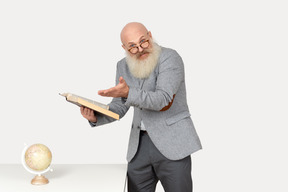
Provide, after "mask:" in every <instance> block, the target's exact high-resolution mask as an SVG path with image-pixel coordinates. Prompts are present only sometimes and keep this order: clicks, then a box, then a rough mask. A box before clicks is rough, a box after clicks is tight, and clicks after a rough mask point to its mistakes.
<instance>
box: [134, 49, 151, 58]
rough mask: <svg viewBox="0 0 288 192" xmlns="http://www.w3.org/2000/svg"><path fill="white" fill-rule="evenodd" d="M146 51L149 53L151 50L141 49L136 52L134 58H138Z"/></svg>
mask: <svg viewBox="0 0 288 192" xmlns="http://www.w3.org/2000/svg"><path fill="white" fill-rule="evenodd" d="M146 53H151V51H150V50H148V49H147V50H143V51H142V52H141V53H139V52H138V53H136V55H135V56H136V58H139V57H141V56H142V55H144V54H146Z"/></svg>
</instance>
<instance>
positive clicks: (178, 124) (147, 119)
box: [81, 22, 202, 192]
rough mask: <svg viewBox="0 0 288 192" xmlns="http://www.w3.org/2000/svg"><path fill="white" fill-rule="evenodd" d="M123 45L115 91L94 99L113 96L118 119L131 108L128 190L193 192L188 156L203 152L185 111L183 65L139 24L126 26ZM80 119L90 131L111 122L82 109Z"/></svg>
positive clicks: (112, 106)
mask: <svg viewBox="0 0 288 192" xmlns="http://www.w3.org/2000/svg"><path fill="white" fill-rule="evenodd" d="M121 41H122V47H123V49H124V50H125V52H126V57H125V58H123V59H122V60H120V61H119V62H118V64H117V73H116V86H115V87H112V88H110V89H107V90H100V91H98V94H99V95H101V96H107V97H113V99H112V102H111V103H110V104H109V108H110V110H111V111H113V112H115V113H118V114H119V115H120V118H121V117H123V116H124V115H125V114H126V112H127V111H128V109H129V108H130V107H131V106H133V107H134V117H133V122H132V128H131V133H130V139H129V146H128V153H127V160H128V173H127V175H128V191H129V192H138V191H139V192H140V191H141V192H142V191H143V192H144V191H155V188H156V184H157V182H158V181H159V180H160V182H161V184H162V186H163V188H164V189H165V191H166V192H178V191H179V192H191V191H192V178H191V156H190V155H191V154H192V153H194V152H196V151H198V150H199V149H201V148H202V147H201V143H200V140H199V138H198V135H197V133H196V131H195V128H194V126H193V123H192V120H191V118H190V113H189V109H188V106H187V100H186V88H185V77H184V65H183V61H182V59H181V57H180V56H179V54H178V53H177V52H176V51H174V50H172V49H169V48H164V47H160V46H159V45H158V44H156V43H155V42H154V41H153V39H152V34H151V32H150V31H148V30H147V29H146V27H145V26H144V25H143V24H141V23H136V22H133V23H128V24H127V25H126V26H125V27H124V28H123V30H122V31H121ZM81 114H82V115H83V117H84V118H86V119H87V120H88V121H89V123H90V124H91V126H93V127H94V126H100V125H103V124H106V123H110V122H112V121H114V120H113V119H112V118H109V117H107V116H104V115H101V114H99V113H96V112H95V111H92V110H90V109H88V108H84V107H81Z"/></svg>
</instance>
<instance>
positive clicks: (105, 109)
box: [59, 93, 119, 120]
mask: <svg viewBox="0 0 288 192" xmlns="http://www.w3.org/2000/svg"><path fill="white" fill-rule="evenodd" d="M59 95H61V96H63V97H65V98H66V100H67V101H69V102H71V103H73V104H75V105H78V106H80V107H81V106H85V107H88V108H90V109H93V110H94V111H97V112H99V113H102V114H104V115H107V116H109V117H112V118H114V119H117V120H119V115H118V114H117V113H114V112H112V111H110V110H109V106H108V105H105V104H102V103H99V102H97V101H93V100H91V99H87V98H84V97H80V96H78V95H75V94H72V93H62V94H60V93H59Z"/></svg>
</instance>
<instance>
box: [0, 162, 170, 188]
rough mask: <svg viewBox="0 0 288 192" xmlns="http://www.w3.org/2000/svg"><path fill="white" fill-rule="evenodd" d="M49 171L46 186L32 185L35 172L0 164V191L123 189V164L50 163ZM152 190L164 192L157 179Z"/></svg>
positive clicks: (46, 174) (124, 170) (15, 165)
mask: <svg viewBox="0 0 288 192" xmlns="http://www.w3.org/2000/svg"><path fill="white" fill-rule="evenodd" d="M51 168H52V169H53V172H47V173H45V174H44V176H45V177H46V178H47V179H48V180H49V183H48V184H46V185H41V186H37V185H32V184H31V180H32V179H33V178H34V176H35V175H33V174H31V173H29V172H27V171H26V170H25V169H24V167H23V166H22V165H21V164H0V192H2V191H3V192H16V191H17V192H22V191H23V192H36V191H37V192H38V191H41V192H50V191H53V192H58V191H59V192H60V191H61V192H63V191H69V192H79V191H85V192H90V191H93V192H94V191H105V192H115V191H120V192H121V191H124V185H125V177H126V168H127V165H124V164H103V165H102V164H101V165H99V164H97V165H52V167H51ZM156 192H164V189H163V187H162V185H161V183H160V182H159V183H158V184H157V189H156Z"/></svg>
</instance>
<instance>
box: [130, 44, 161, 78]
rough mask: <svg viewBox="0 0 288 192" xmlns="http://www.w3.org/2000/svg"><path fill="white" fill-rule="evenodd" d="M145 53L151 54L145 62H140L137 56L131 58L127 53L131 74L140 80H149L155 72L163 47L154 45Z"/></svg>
mask: <svg viewBox="0 0 288 192" xmlns="http://www.w3.org/2000/svg"><path fill="white" fill-rule="evenodd" d="M145 52H149V55H148V57H147V58H146V59H144V60H139V59H137V56H130V55H129V54H128V53H126V63H127V65H128V68H129V70H130V73H131V74H132V75H133V76H134V77H136V78H139V79H145V78H148V77H149V76H150V74H151V73H152V72H153V71H154V69H155V67H156V66H157V63H158V59H159V56H160V52H161V47H160V46H159V45H157V44H156V43H153V47H152V48H151V49H147V50H145Z"/></svg>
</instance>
